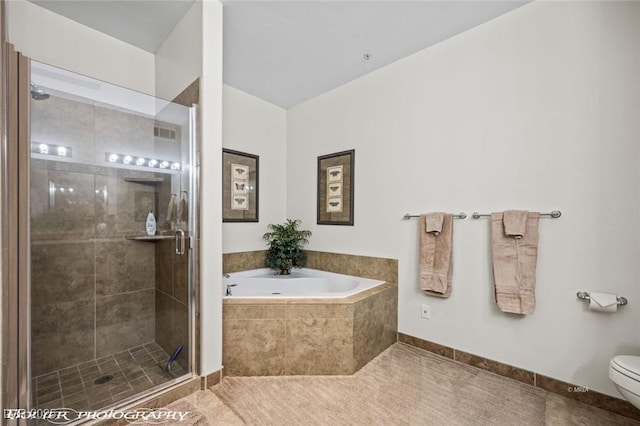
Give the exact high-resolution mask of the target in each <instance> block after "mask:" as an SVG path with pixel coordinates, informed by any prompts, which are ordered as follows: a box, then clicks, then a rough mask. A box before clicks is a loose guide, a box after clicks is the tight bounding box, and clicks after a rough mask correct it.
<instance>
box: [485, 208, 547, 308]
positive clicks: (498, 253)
mask: <svg viewBox="0 0 640 426" xmlns="http://www.w3.org/2000/svg"><path fill="white" fill-rule="evenodd" d="M527 216H528V217H527V226H526V231H525V232H524V236H523V237H522V238H520V239H516V238H513V237H512V236H507V235H506V234H505V226H504V222H503V214H502V213H491V243H492V248H493V277H494V281H495V297H496V303H497V304H498V308H499V309H500V310H501V311H502V312H511V313H515V314H532V313H533V311H534V310H535V307H536V295H535V288H536V261H537V258H538V221H539V218H540V214H539V213H532V212H530V213H529V214H528V215H527Z"/></svg>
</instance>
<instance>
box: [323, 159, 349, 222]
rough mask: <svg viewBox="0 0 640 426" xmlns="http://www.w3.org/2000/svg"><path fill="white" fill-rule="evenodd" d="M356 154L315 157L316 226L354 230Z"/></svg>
mask: <svg viewBox="0 0 640 426" xmlns="http://www.w3.org/2000/svg"><path fill="white" fill-rule="evenodd" d="M355 152H356V151H355V149H351V150H348V151H341V152H336V153H333V154H327V155H322V156H320V157H318V199H317V215H318V225H347V226H353V223H354V220H353V219H354V212H353V211H354V209H353V194H354V169H355Z"/></svg>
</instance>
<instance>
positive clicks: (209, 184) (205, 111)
mask: <svg viewBox="0 0 640 426" xmlns="http://www.w3.org/2000/svg"><path fill="white" fill-rule="evenodd" d="M198 77H200V104H199V117H200V123H199V131H200V135H199V139H200V141H201V150H200V194H201V203H202V204H201V206H200V208H201V210H200V211H201V215H200V220H201V222H200V239H201V240H200V337H201V341H200V343H201V346H200V351H201V359H200V366H201V371H200V373H201V374H202V375H206V374H210V373H213V372H214V371H218V370H220V369H221V367H222V291H221V287H220V286H221V280H220V278H221V277H222V238H221V235H222V213H221V210H222V206H221V203H222V201H221V197H220V188H221V187H222V180H221V176H220V164H221V163H222V153H221V151H222V4H221V3H220V2H219V1H218V0H198V1H196V2H195V3H194V5H193V6H192V7H191V9H190V10H189V11H188V12H187V14H186V15H185V16H184V17H183V18H182V20H181V21H180V22H179V23H178V25H176V27H175V28H174V30H173V31H172V32H171V34H170V35H169V37H168V38H167V40H165V42H164V43H163V44H162V46H161V47H160V49H158V52H157V55H156V95H157V96H158V97H161V98H164V99H173V98H175V97H176V96H177V95H178V94H179V93H180V92H182V91H183V90H184V89H185V88H186V87H187V86H188V85H190V84H191V83H192V82H193V81H194V80H195V79H197V78H198Z"/></svg>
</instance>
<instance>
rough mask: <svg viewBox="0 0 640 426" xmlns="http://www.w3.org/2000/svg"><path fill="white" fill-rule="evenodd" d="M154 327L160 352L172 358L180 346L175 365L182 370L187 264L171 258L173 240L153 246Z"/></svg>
mask: <svg viewBox="0 0 640 426" xmlns="http://www.w3.org/2000/svg"><path fill="white" fill-rule="evenodd" d="M155 247H156V252H155V258H156V283H157V287H156V300H155V303H156V306H155V312H156V323H155V337H156V343H158V344H159V345H160V346H161V347H162V349H164V350H165V352H167V353H168V354H172V353H173V351H174V350H175V349H176V348H177V347H178V345H181V346H182V352H180V355H179V356H178V358H176V362H177V363H178V364H180V366H181V367H182V368H184V369H187V368H188V363H189V346H190V345H189V285H188V284H189V280H188V273H189V263H188V259H189V258H188V257H187V256H186V255H184V256H180V255H176V254H175V247H174V242H173V240H162V241H159V242H157V243H156V244H155Z"/></svg>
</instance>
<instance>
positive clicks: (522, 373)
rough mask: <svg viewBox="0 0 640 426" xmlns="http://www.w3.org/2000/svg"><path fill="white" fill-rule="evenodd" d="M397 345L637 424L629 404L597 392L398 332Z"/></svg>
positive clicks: (634, 410)
mask: <svg viewBox="0 0 640 426" xmlns="http://www.w3.org/2000/svg"><path fill="white" fill-rule="evenodd" d="M398 342H401V343H404V344H407V345H410V346H414V347H416V348H420V349H424V350H426V351H429V352H433V353H435V354H436V355H440V356H443V357H445V358H449V359H452V360H454V361H458V362H461V363H463V364H467V365H470V366H472V367H476V368H480V369H482V370H485V371H488V372H491V373H494V374H498V375H500V376H503V377H507V378H510V379H513V380H517V381H519V382H522V383H526V384H528V385H530V386H534V387H537V388H540V389H544V390H545V391H547V392H552V393H555V394H557V395H560V396H564V397H566V398H570V399H574V400H576V401H579V402H582V403H585V404H588V405H591V406H594V407H598V408H602V409H603V410H607V411H611V412H613V413H616V414H620V415H621V416H624V417H628V418H630V419H634V420H640V410H638V409H637V408H635V407H634V406H633V405H631V403H629V402H628V401H625V400H623V399H618V398H615V397H613V396H610V395H606V394H603V393H600V392H595V391H592V390H589V389H586V388H584V387H583V386H577V385H574V384H571V383H567V382H563V381H561V380H557V379H554V378H551V377H547V376H544V375H542V374H539V373H535V372H533V371H528V370H525V369H522V368H518V367H514V366H511V365H508V364H503V363H501V362H498V361H493V360H490V359H487V358H483V357H481V356H477V355H474V354H470V353H467V352H463V351H460V350H458V349H455V348H451V347H449V346H445V345H441V344H438V343H434V342H430V341H428V340H424V339H420V338H418V337H414V336H409V335H408V334H404V333H400V332H398Z"/></svg>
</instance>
